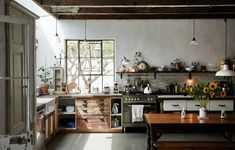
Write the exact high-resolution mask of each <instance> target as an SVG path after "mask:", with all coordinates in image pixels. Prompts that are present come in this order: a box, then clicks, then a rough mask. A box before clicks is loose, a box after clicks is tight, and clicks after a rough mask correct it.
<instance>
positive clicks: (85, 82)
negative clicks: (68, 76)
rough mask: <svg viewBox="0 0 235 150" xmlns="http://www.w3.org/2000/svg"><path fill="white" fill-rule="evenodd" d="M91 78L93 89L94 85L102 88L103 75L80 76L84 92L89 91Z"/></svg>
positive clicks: (80, 85)
mask: <svg viewBox="0 0 235 150" xmlns="http://www.w3.org/2000/svg"><path fill="white" fill-rule="evenodd" d="M89 79H91V80H90V83H91V91H92V88H93V87H99V89H100V91H101V89H102V76H91V77H90V76H79V87H80V89H81V91H82V93H88V88H89V85H88V84H89Z"/></svg>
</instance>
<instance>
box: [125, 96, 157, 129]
mask: <svg viewBox="0 0 235 150" xmlns="http://www.w3.org/2000/svg"><path fill="white" fill-rule="evenodd" d="M132 105H144V108H143V114H145V113H156V112H157V103H156V95H143V94H142V95H139V94H138V95H123V127H124V132H125V130H126V127H146V123H145V118H144V116H143V118H144V120H143V121H142V122H132Z"/></svg>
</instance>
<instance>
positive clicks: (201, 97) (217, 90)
mask: <svg viewBox="0 0 235 150" xmlns="http://www.w3.org/2000/svg"><path fill="white" fill-rule="evenodd" d="M184 90H185V92H186V93H188V94H189V95H190V96H192V98H193V99H194V100H196V101H197V102H198V104H199V105H200V109H199V118H207V113H206V111H207V109H206V105H207V104H208V102H209V99H213V98H215V97H218V96H221V97H223V96H226V94H225V93H224V92H225V91H223V90H222V91H221V87H220V84H219V83H215V82H210V83H209V82H207V83H199V84H196V85H194V86H190V87H186V89H184Z"/></svg>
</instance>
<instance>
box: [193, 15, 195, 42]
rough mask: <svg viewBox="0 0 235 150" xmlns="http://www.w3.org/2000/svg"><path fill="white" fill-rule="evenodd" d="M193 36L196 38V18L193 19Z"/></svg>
mask: <svg viewBox="0 0 235 150" xmlns="http://www.w3.org/2000/svg"><path fill="white" fill-rule="evenodd" d="M193 38H194V39H195V19H193Z"/></svg>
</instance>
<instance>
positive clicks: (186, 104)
mask: <svg viewBox="0 0 235 150" xmlns="http://www.w3.org/2000/svg"><path fill="white" fill-rule="evenodd" d="M199 107H200V105H199V104H198V103H197V101H196V100H190V99H188V100H163V111H181V110H182V108H185V110H187V111H198V110H199ZM206 107H207V110H209V111H221V110H222V109H224V110H225V111H233V110H234V100H232V99H231V100H222V99H221V100H210V101H209V102H208V104H207V106H206Z"/></svg>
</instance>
